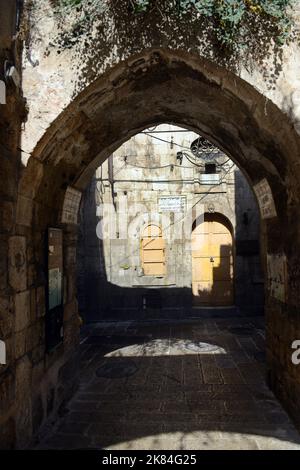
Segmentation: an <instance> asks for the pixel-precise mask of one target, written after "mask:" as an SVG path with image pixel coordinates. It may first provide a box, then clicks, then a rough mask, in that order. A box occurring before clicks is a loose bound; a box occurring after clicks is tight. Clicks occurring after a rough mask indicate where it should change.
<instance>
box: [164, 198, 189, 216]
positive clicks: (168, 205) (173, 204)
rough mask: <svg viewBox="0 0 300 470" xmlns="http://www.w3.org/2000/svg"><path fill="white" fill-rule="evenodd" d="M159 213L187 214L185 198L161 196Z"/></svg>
mask: <svg viewBox="0 0 300 470" xmlns="http://www.w3.org/2000/svg"><path fill="white" fill-rule="evenodd" d="M158 209H159V212H185V209H186V197H185V196H161V197H159V198H158Z"/></svg>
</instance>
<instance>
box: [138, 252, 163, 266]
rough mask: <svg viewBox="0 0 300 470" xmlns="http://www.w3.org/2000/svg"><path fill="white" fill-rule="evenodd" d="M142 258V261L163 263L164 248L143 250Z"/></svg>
mask: <svg viewBox="0 0 300 470" xmlns="http://www.w3.org/2000/svg"><path fill="white" fill-rule="evenodd" d="M143 258H144V263H163V262H164V258H165V256H164V250H145V251H144V257H143Z"/></svg>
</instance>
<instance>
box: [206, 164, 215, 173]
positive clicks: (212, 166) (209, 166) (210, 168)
mask: <svg viewBox="0 0 300 470" xmlns="http://www.w3.org/2000/svg"><path fill="white" fill-rule="evenodd" d="M205 173H206V174H207V175H213V174H215V173H217V167H216V164H215V163H205Z"/></svg>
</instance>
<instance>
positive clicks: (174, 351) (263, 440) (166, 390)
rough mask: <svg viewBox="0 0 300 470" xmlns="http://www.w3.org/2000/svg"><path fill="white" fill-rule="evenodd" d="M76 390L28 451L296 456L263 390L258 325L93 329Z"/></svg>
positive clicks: (292, 439)
mask: <svg viewBox="0 0 300 470" xmlns="http://www.w3.org/2000/svg"><path fill="white" fill-rule="evenodd" d="M86 334H87V336H86V338H85V339H84V340H83V342H82V344H81V352H80V356H81V383H80V388H79V390H78V392H77V393H76V395H75V396H74V398H73V399H72V400H71V401H70V402H69V404H68V405H67V409H66V410H65V412H64V413H63V416H62V417H60V418H59V419H58V420H57V421H56V423H54V424H53V425H52V426H50V428H49V429H48V431H47V432H45V433H44V436H43V438H41V440H40V441H39V442H37V444H36V446H35V448H36V449H62V448H63V449H87V448H93V449H95V448H97V449H135V450H137V449H147V450H159V449H166V450H167V449H176V450H183V449H300V436H299V434H298V432H297V431H296V430H295V428H294V426H293V425H292V423H291V421H290V419H289V418H288V416H287V414H286V413H285V412H284V411H283V409H282V407H281V406H280V404H279V403H278V401H277V400H276V399H275V397H274V395H273V394H272V393H271V392H270V390H269V389H268V388H267V387H266V385H265V383H264V330H263V323H262V319H261V318H260V317H257V318H254V317H253V318H242V317H241V318H238V317H235V318H227V319H224V318H216V319H212V318H211V319H209V318H208V319H204V320H199V319H198V320H195V321H186V322H178V323H175V322H173V323H171V322H169V323H163V322H161V323H159V322H156V323H151V322H148V323H145V322H143V323H140V324H138V323H134V322H131V323H129V322H127V323H105V324H104V323H98V324H95V325H94V326H92V327H89V328H87V329H86Z"/></svg>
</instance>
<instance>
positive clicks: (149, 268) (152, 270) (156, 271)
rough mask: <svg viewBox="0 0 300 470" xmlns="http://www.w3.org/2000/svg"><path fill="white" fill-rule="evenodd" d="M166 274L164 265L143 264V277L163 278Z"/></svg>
mask: <svg viewBox="0 0 300 470" xmlns="http://www.w3.org/2000/svg"><path fill="white" fill-rule="evenodd" d="M165 272H166V268H165V264H164V263H145V264H144V275H145V276H164V274H165Z"/></svg>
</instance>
